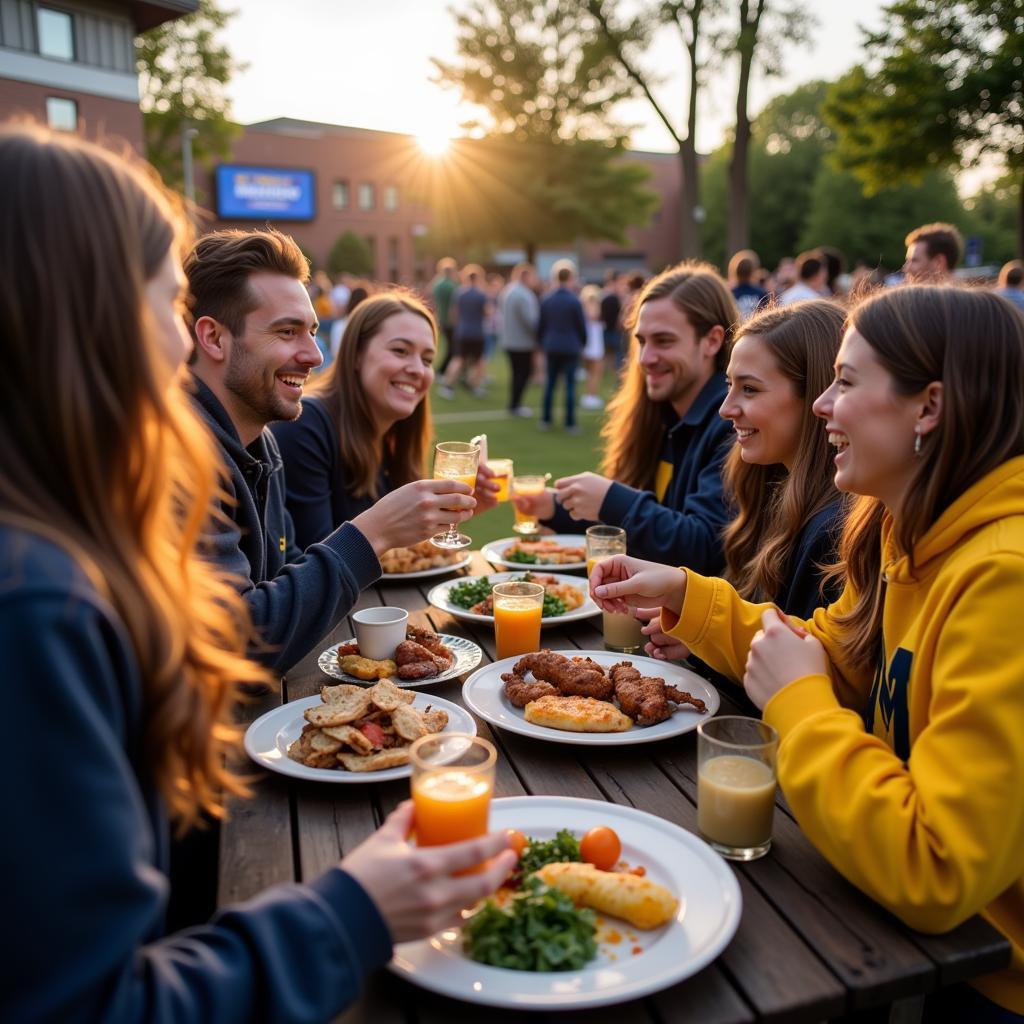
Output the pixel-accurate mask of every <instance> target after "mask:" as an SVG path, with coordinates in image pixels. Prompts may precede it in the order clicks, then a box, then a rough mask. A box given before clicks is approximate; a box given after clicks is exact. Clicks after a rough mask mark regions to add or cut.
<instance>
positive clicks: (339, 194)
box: [334, 181, 348, 210]
mask: <svg viewBox="0 0 1024 1024" xmlns="http://www.w3.org/2000/svg"><path fill="white" fill-rule="evenodd" d="M334 208H335V209H336V210H347V209H348V182H347V181H336V182H335V183H334Z"/></svg>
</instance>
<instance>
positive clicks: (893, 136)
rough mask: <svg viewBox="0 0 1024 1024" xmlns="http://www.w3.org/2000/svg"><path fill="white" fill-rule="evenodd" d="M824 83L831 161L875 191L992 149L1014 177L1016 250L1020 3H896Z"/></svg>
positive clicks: (1023, 116) (1022, 48) (1022, 199)
mask: <svg viewBox="0 0 1024 1024" xmlns="http://www.w3.org/2000/svg"><path fill="white" fill-rule="evenodd" d="M885 15H886V24H885V26H884V28H883V29H882V30H881V31H879V32H878V33H871V32H865V46H866V50H867V54H868V60H867V62H866V63H865V64H863V65H860V66H858V67H855V68H854V69H853V70H852V71H850V72H849V73H848V74H847V75H845V76H844V77H843V78H842V79H840V80H839V81H838V82H837V83H836V85H835V87H834V88H833V89H832V91H831V93H830V95H829V98H828V102H827V104H826V107H825V116H826V117H827V118H828V120H829V121H830V123H831V124H832V126H833V128H834V130H835V132H836V137H837V145H836V156H837V158H838V160H839V161H840V162H841V163H842V164H843V165H844V166H846V167H848V168H849V169H850V170H852V171H853V173H854V174H856V175H857V177H858V178H860V180H861V181H863V182H864V184H865V185H866V187H867V188H868V189H869V190H878V189H880V188H882V187H883V186H884V185H886V184H887V183H891V182H894V181H908V180H909V181H914V180H920V179H921V176H922V175H923V174H924V172H925V171H926V170H927V169H928V168H933V167H947V168H957V167H962V166H965V165H970V164H972V163H976V162H977V161H978V160H979V159H981V158H982V156H984V155H985V154H991V155H994V156H995V157H996V158H997V159H998V160H1000V161H1001V162H1002V163H1003V164H1004V165H1005V167H1006V169H1007V171H1008V172H1011V173H1013V174H1014V176H1015V177H1016V179H1017V189H1018V204H1019V216H1018V239H1017V248H1018V252H1019V253H1020V254H1021V255H1024V188H1022V187H1021V181H1022V179H1024V103H1022V101H1021V96H1022V94H1024V4H1022V2H1021V0H955V2H953V0H898V2H895V3H891V4H890V5H889V6H888V7H887V8H885Z"/></svg>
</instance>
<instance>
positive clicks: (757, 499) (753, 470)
mask: <svg viewBox="0 0 1024 1024" xmlns="http://www.w3.org/2000/svg"><path fill="white" fill-rule="evenodd" d="M845 319H846V316H845V313H844V312H843V311H842V310H841V309H840V308H839V307H838V306H837V305H835V303H832V302H826V301H824V300H821V299H816V300H812V301H810V302H800V303H797V304H795V305H792V306H780V307H776V308H772V309H767V310H765V311H764V312H761V313H758V314H757V315H755V316H754V317H753V318H751V319H750V320H748V321H747V322H746V323H744V324H743V326H742V327H740V329H739V330H738V331H737V332H736V336H735V338H734V339H733V344H734V345H735V343H736V342H737V341H739V340H740V338H743V337H746V336H751V337H757V338H760V339H761V341H762V343H763V344H764V345H765V347H766V348H767V349H768V351H769V352H770V353H771V355H772V358H773V359H774V360H775V364H776V366H777V367H778V369H779V371H780V372H781V373H782V375H783V376H784V377H786V378H787V379H789V380H790V381H792V383H793V387H794V389H795V391H796V394H797V396H798V397H799V398H800V399H801V400H802V402H803V417H802V419H801V422H800V436H799V439H798V442H797V457H796V459H795V460H794V462H793V466H792V468H791V469H790V470H789V471H788V472H787V471H786V469H785V467H784V466H758V465H752V464H751V463H748V462H744V461H743V457H742V456H741V455H740V449H739V446H738V445H734V446H733V448H732V450H731V451H730V452H729V455H728V457H727V458H726V461H725V467H724V469H723V471H722V479H723V482H724V484H725V492H726V495H727V496H728V497H729V498H730V499H731V500H732V502H733V503H734V505H735V506H736V509H737V512H736V517H735V518H734V519H733V520H732V522H730V523H729V525H728V526H727V527H726V529H725V534H724V536H723V547H724V549H725V563H726V567H727V568H726V575H727V576H728V578H729V580H730V581H731V582H732V583H733V584H734V585H735V587H736V589H737V590H738V591H739V593H740V594H742V595H743V597H745V598H747V600H754V599H757V600H765V601H770V600H772V599H773V598H774V597H775V595H776V594H777V593H778V592H779V589H780V587H781V586H782V584H783V582H784V581H785V576H786V569H787V566H788V564H789V559H790V556H791V555H792V553H793V546H794V544H795V543H796V541H797V538H798V537H799V535H800V531H801V530H802V529H803V528H804V527H805V526H806V525H807V523H808V522H810V520H811V519H812V518H813V517H814V516H815V515H817V514H818V513H819V512H821V511H822V510H824V509H826V508H828V506H829V505H831V504H832V503H833V502H835V500H836V499H837V497H838V492H837V491H836V488H835V483H834V482H833V481H834V477H835V467H834V465H833V463H832V450H831V448H830V447H829V444H828V439H827V437H826V436H825V431H824V429H823V428H822V423H821V420H820V419H818V417H817V416H815V415H814V411H813V409H812V408H811V407H812V406H813V404H814V400H815V399H816V398H817V397H818V395H820V394H821V393H822V392H823V391H824V390H825V389H826V388H827V387H828V386H829V384H830V383H831V382H832V376H833V364H834V363H835V358H836V353H837V352H838V351H839V344H840V342H841V341H842V340H843V323H844V321H845Z"/></svg>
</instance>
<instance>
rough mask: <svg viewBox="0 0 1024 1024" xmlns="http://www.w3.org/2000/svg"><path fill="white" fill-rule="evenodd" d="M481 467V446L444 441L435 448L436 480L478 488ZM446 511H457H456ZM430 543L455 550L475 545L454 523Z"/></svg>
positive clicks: (432, 538) (435, 536)
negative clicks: (477, 479)
mask: <svg viewBox="0 0 1024 1024" xmlns="http://www.w3.org/2000/svg"><path fill="white" fill-rule="evenodd" d="M479 465H480V446H479V445H476V444H466V443H465V442H464V441H442V442H441V443H440V444H439V445H437V446H436V447H435V448H434V479H435V480H458V481H460V482H461V483H464V484H468V485H469V486H470V487H472V488H474V489H475V488H476V471H477V467H478V466H479ZM445 511H455V510H454V509H452V510H448V509H446V510H445ZM430 543H431V544H433V545H434V546H435V547H438V548H446V549H448V550H455V549H458V548H467V547H469V545H470V544H472V543H473V541H472V539H471V538H470V537H467V536H466V535H465V534H464V533H459V531H458V529H457V528H456V524H455V523H452V524H451V525H450V526H449V527H448V529H447V530H445V532H444V533H436V534H434V536H433V537H431V538H430Z"/></svg>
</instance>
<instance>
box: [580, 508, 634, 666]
mask: <svg viewBox="0 0 1024 1024" xmlns="http://www.w3.org/2000/svg"><path fill="white" fill-rule="evenodd" d="M625 553H626V531H625V530H623V529H622V527H621V526H590V527H588V528H587V577H588V578H589V576H590V574H591V573H592V572H593V571H594V566H595V565H597V563H598V562H603V561H604V560H605V559H606V558H611V557H612V555H624V554H625ZM602 619H603V626H604V645H605V647H606V648H607V649H608V650H609V651H616V652H617V653H619V654H639V653H640V650H641V648H642V647H643V645H644V635H643V633H641V632H640V630H641V629H643V623H642V622H641V621H640V620H639V619H638V618H637V617H636V616H635V615H621V614H619V613H617V612H604V613H603V616H602Z"/></svg>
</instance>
